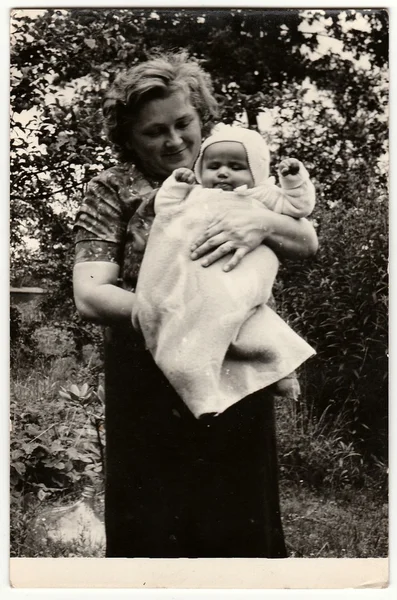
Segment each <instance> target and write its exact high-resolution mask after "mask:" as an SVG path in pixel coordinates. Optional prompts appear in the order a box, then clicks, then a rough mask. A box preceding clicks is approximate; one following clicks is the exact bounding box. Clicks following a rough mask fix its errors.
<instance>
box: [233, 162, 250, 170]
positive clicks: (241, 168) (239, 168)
mask: <svg viewBox="0 0 397 600" xmlns="http://www.w3.org/2000/svg"><path fill="white" fill-rule="evenodd" d="M231 167H232V169H233V171H244V170H246V169H247V167H246V166H245V165H240V164H239V163H233V164H232V165H231Z"/></svg>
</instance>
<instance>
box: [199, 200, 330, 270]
mask: <svg viewBox="0 0 397 600" xmlns="http://www.w3.org/2000/svg"><path fill="white" fill-rule="evenodd" d="M261 243H266V245H268V246H269V248H271V249H272V250H274V252H275V253H276V254H277V255H278V256H279V257H280V258H291V259H300V258H308V257H309V256H313V255H314V254H315V253H316V252H317V248H318V240H317V235H316V232H315V230H314V227H313V226H312V225H311V223H310V222H309V221H308V220H307V219H294V218H293V217H289V216H287V215H280V214H277V213H275V212H273V211H271V210H268V209H266V208H265V207H261V206H259V207H253V206H252V205H250V204H248V203H247V204H246V205H245V206H243V205H241V206H238V207H236V206H233V207H232V208H231V209H230V211H229V212H227V213H226V214H225V213H223V214H219V215H217V216H216V217H214V218H213V219H212V221H211V222H210V223H209V225H208V226H207V228H206V229H205V230H204V231H203V233H202V235H201V236H200V237H199V238H198V239H197V240H196V241H195V243H194V244H193V246H192V249H191V258H192V260H196V259H198V258H202V257H204V260H203V261H202V262H201V264H202V265H203V266H204V267H207V266H209V265H211V264H212V263H214V262H215V261H217V260H219V259H220V258H222V257H223V256H225V255H226V254H230V253H233V256H232V257H231V259H230V260H229V261H228V262H227V263H226V264H225V266H224V267H223V270H224V271H230V270H231V269H234V268H235V267H236V266H237V265H238V264H239V262H240V261H241V260H242V258H243V257H244V256H245V255H246V254H248V252H251V251H252V250H254V249H255V248H257V246H259V245H260V244H261Z"/></svg>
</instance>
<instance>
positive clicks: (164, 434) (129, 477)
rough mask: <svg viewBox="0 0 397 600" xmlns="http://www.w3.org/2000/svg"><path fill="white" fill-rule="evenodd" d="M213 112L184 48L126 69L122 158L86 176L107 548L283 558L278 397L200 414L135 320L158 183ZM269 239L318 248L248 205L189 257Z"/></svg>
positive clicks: (185, 163) (208, 258)
mask: <svg viewBox="0 0 397 600" xmlns="http://www.w3.org/2000/svg"><path fill="white" fill-rule="evenodd" d="M216 112H217V107H216V102H215V100H214V98H213V96H212V88H211V83H210V79H209V76H208V75H207V74H206V73H205V72H204V71H203V70H202V69H201V68H200V67H199V65H198V64H197V63H196V62H194V61H192V60H189V59H188V57H187V55H186V53H184V52H182V53H175V54H169V55H164V56H161V57H155V58H153V59H151V60H149V61H147V62H144V63H141V64H139V65H137V66H135V67H132V68H130V69H129V70H127V71H126V72H125V73H123V74H121V75H120V76H119V77H118V78H116V80H115V82H114V84H113V85H112V86H111V88H110V90H109V92H108V93H107V95H106V97H105V101H104V117H105V123H106V126H107V130H108V136H109V139H110V141H111V142H112V143H113V144H114V146H115V148H116V150H117V151H118V153H119V156H120V164H119V165H118V166H116V167H112V168H111V169H109V170H107V171H105V172H103V173H101V174H100V175H99V176H97V177H95V178H94V179H93V180H92V182H91V183H90V184H89V187H88V191H87V195H86V198H85V201H84V203H83V205H82V207H81V209H80V211H79V214H78V216H77V221H76V232H77V234H76V264H75V268H74V293H75V302H76V306H77V309H78V311H79V313H80V314H81V315H82V316H83V317H84V318H86V319H89V320H91V321H94V322H98V323H102V324H106V325H108V327H107V328H106V330H105V386H106V436H107V441H106V492H105V494H106V495H105V499H106V501H105V523H106V536H107V550H106V555H107V556H108V557H151V558H154V557H159V558H170V557H276V558H280V557H284V556H286V549H285V544H284V539H283V533H282V527H281V519H280V511H279V497H278V481H277V457H276V446H275V425H274V414H273V404H272V398H271V397H270V395H269V394H268V393H267V392H266V391H262V392H259V393H256V394H253V395H252V396H249V397H248V398H245V399H244V400H242V401H240V402H238V403H237V404H236V405H235V406H233V407H231V408H230V409H228V410H227V411H225V412H224V413H223V414H222V415H220V416H218V417H216V418H208V419H205V420H196V419H195V418H194V417H193V415H192V414H191V413H190V412H189V411H188V409H187V408H186V407H185V405H184V404H183V402H182V401H181V399H180V398H179V397H178V396H177V395H176V393H175V391H174V390H173V389H172V387H171V386H170V384H169V383H168V381H167V380H166V379H165V377H164V376H163V374H162V373H161V372H160V370H159V369H158V368H157V367H156V365H155V364H154V362H153V360H152V358H151V355H150V354H149V352H147V351H146V350H145V348H144V344H143V342H142V339H141V338H140V336H139V335H138V334H137V333H135V332H134V330H133V328H132V325H131V311H132V307H133V303H134V291H133V290H134V288H135V284H136V280H137V275H138V272H139V267H140V263H141V261H142V257H143V253H144V250H145V244H146V240H147V237H148V235H149V231H150V226H151V223H152V221H153V218H154V213H153V200H154V196H155V192H156V189H157V188H158V187H159V186H160V184H161V183H162V182H163V181H164V180H165V179H166V178H167V177H168V176H169V175H170V174H171V172H172V171H173V170H174V169H176V168H178V167H188V168H192V167H193V164H194V162H195V160H196V158H197V156H198V153H199V149H200V144H201V141H202V135H203V133H204V130H205V129H206V128H208V126H209V125H210V124H211V122H212V120H213V119H214V118H215V116H216ZM260 243H266V244H268V245H269V246H270V247H271V248H273V250H275V251H276V252H277V253H278V254H279V255H280V256H292V257H295V258H296V257H299V256H308V255H310V254H311V253H313V252H315V250H316V243H317V241H316V236H315V233H314V230H313V229H312V227H311V225H310V224H309V223H308V222H307V221H305V220H299V221H298V220H295V219H292V218H290V217H286V216H284V215H278V214H276V213H273V212H270V211H266V210H265V209H262V208H261V207H260V208H259V209H257V208H255V209H254V208H252V207H250V206H242V207H241V209H239V210H236V211H233V212H230V211H229V213H228V214H224V215H221V214H220V215H219V217H218V218H217V219H215V220H214V222H213V223H212V224H211V225H210V226H209V227H208V229H207V230H206V231H205V232H203V234H202V235H201V237H200V238H199V239H198V240H197V242H196V245H195V248H194V250H193V249H192V259H200V258H201V257H204V258H203V259H202V260H203V261H204V262H205V264H207V265H208V264H211V263H212V262H214V261H216V260H218V259H219V258H220V257H222V256H224V255H225V254H229V253H231V252H232V251H233V254H232V257H231V259H230V261H229V262H230V266H231V267H232V268H233V267H234V266H235V265H236V264H237V263H238V262H239V261H240V260H241V259H242V258H243V256H244V255H245V254H247V252H249V251H250V250H252V249H253V248H255V247H257V246H258V245H259V244H260Z"/></svg>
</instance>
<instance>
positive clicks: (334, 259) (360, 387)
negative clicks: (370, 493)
mask: <svg viewBox="0 0 397 600" xmlns="http://www.w3.org/2000/svg"><path fill="white" fill-rule="evenodd" d="M380 191H381V188H380V190H378V191H377V192H375V191H374V190H373V189H372V190H369V191H367V193H366V194H364V193H363V192H362V191H361V194H360V196H359V197H356V199H355V202H353V201H351V202H350V203H349V205H348V206H346V205H345V204H344V203H343V202H342V201H341V200H339V201H334V202H332V201H330V202H328V203H327V204H326V205H321V202H320V203H319V207H318V209H317V213H316V215H315V216H316V218H317V219H318V221H319V223H320V227H319V241H320V247H319V251H318V253H317V255H316V256H315V257H314V258H313V259H312V260H309V261H305V262H304V263H290V264H287V265H285V266H284V268H283V271H282V273H281V282H280V283H279V285H278V286H277V288H276V293H275V295H276V298H277V299H278V302H279V308H280V311H281V313H282V314H283V315H284V316H285V317H286V318H287V319H288V321H289V323H290V324H291V326H292V327H293V328H294V329H296V330H297V331H298V332H300V333H301V334H302V335H303V336H304V337H305V338H306V339H307V340H308V341H309V342H310V343H311V344H312V345H313V346H314V347H315V348H316V350H317V356H315V357H314V358H312V359H310V361H309V362H308V363H307V365H306V366H305V373H306V380H305V381H304V382H303V384H304V389H305V395H306V398H307V399H309V400H310V402H312V403H313V404H314V406H315V407H316V408H317V412H318V414H320V413H321V412H322V411H324V410H325V409H327V408H328V407H330V408H331V409H332V410H331V412H333V413H338V412H340V411H342V410H347V411H348V413H349V415H350V418H351V427H350V431H349V434H350V435H352V436H354V438H355V440H356V441H357V442H359V443H361V444H362V447H363V449H364V450H365V452H369V453H375V454H378V455H382V454H383V455H385V454H386V453H387V403H388V381H387V369H388V300H387V299H388V270H387V266H388V264H387V259H388V244H387V211H388V203H387V196H386V194H383V195H382V194H381V193H380Z"/></svg>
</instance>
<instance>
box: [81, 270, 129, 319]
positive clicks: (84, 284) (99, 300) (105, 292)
mask: <svg viewBox="0 0 397 600" xmlns="http://www.w3.org/2000/svg"><path fill="white" fill-rule="evenodd" d="M119 270H120V268H119V266H118V265H117V264H115V263H111V262H101V261H98V262H95V261H88V262H79V263H77V264H76V265H75V266H74V269H73V292H74V300H75V304H76V308H77V311H78V313H79V314H80V316H81V317H83V319H86V320H88V321H92V322H94V323H100V324H102V325H106V324H111V323H115V322H117V321H119V322H123V321H124V322H127V321H128V322H129V323H131V311H132V306H133V302H134V298H135V294H134V293H133V292H128V291H127V290H123V289H122V288H119V287H117V285H116V283H117V277H118V274H119Z"/></svg>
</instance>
